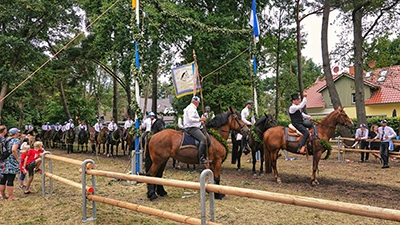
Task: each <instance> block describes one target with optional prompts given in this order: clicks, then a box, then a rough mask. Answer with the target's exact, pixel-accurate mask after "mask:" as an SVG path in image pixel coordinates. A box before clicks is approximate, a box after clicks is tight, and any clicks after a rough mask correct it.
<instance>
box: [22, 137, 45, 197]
mask: <svg viewBox="0 0 400 225" xmlns="http://www.w3.org/2000/svg"><path fill="white" fill-rule="evenodd" d="M33 147H34V149H29V150H28V152H27V153H26V157H25V160H24V167H23V169H24V172H25V173H29V179H28V183H27V184H26V189H25V192H24V194H26V195H27V194H34V193H35V192H33V191H30V190H29V188H30V186H31V184H32V181H33V176H34V175H35V170H38V169H39V166H40V164H41V163H42V158H41V157H40V156H41V155H42V153H43V152H44V149H43V143H42V142H41V141H36V142H35V143H34V144H33Z"/></svg>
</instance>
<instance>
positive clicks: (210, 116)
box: [203, 106, 215, 121]
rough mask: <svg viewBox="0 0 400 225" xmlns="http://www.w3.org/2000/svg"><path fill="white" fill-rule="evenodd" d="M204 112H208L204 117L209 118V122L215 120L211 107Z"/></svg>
mask: <svg viewBox="0 0 400 225" xmlns="http://www.w3.org/2000/svg"><path fill="white" fill-rule="evenodd" d="M204 111H206V112H205V113H204V114H203V116H204V117H205V118H207V121H209V120H211V119H213V118H214V117H215V115H214V113H213V112H211V107H210V106H206V107H204Z"/></svg>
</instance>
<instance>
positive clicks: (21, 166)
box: [18, 145, 30, 189]
mask: <svg viewBox="0 0 400 225" xmlns="http://www.w3.org/2000/svg"><path fill="white" fill-rule="evenodd" d="M21 146H22V145H21ZM29 148H30V146H29V145H24V146H23V147H21V151H20V153H21V159H20V160H19V177H18V178H19V189H24V188H26V186H25V185H24V180H25V177H26V174H25V170H24V161H25V157H26V153H27V152H28V150H29Z"/></svg>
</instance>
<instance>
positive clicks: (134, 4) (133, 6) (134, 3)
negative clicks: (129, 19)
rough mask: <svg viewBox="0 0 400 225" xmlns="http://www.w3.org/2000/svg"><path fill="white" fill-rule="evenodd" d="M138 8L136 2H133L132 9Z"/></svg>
mask: <svg viewBox="0 0 400 225" xmlns="http://www.w3.org/2000/svg"><path fill="white" fill-rule="evenodd" d="M134 8H136V0H132V9H134Z"/></svg>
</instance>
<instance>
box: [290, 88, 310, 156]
mask: <svg viewBox="0 0 400 225" xmlns="http://www.w3.org/2000/svg"><path fill="white" fill-rule="evenodd" d="M291 97H292V105H291V106H290V107H289V116H290V120H291V121H292V124H293V126H294V127H295V128H296V129H297V130H298V131H300V133H302V134H303V137H302V138H301V140H300V143H299V147H298V148H297V153H300V154H304V153H305V144H306V141H307V138H308V137H309V136H310V133H309V132H308V130H307V129H306V126H305V124H306V125H307V127H308V126H309V125H308V124H309V122H304V121H305V119H306V120H308V121H309V120H312V117H311V116H310V115H307V114H305V113H304V112H303V111H302V109H303V108H304V107H305V106H306V104H307V92H306V91H304V92H303V100H302V101H300V96H299V95H298V94H292V95H291Z"/></svg>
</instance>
